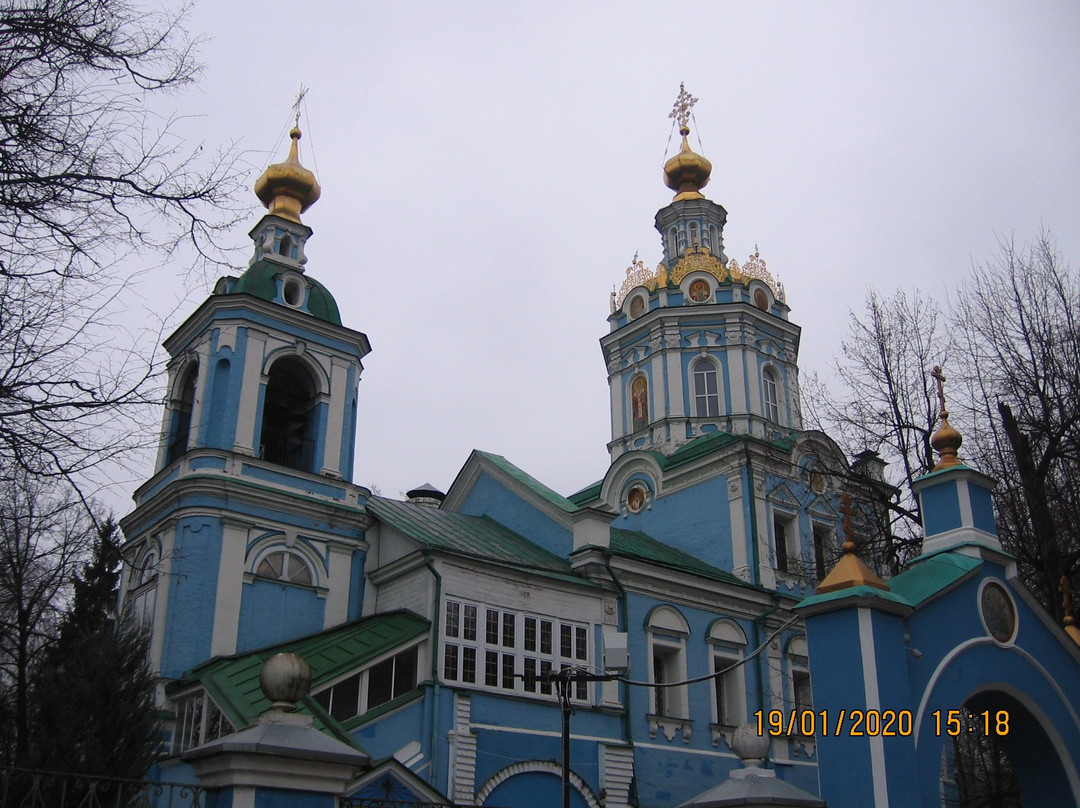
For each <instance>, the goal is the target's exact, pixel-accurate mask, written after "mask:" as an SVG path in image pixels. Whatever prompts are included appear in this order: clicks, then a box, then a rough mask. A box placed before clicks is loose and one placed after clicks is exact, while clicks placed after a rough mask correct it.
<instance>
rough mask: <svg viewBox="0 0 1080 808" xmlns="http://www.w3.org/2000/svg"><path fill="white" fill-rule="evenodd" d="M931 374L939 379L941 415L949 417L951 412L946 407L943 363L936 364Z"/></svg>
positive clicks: (938, 395)
mask: <svg viewBox="0 0 1080 808" xmlns="http://www.w3.org/2000/svg"><path fill="white" fill-rule="evenodd" d="M930 375H931V376H932V377H933V378H934V379H937V397H938V403H939V404H941V417H942V418H948V417H949V413H948V411H947V410H946V409H945V374H944V373H942V372H941V365H934V369H933V370H932V371H930Z"/></svg>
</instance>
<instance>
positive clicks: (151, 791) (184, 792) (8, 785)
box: [0, 769, 206, 808]
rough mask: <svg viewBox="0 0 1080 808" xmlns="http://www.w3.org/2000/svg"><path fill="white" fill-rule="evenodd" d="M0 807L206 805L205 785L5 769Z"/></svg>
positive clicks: (171, 807) (197, 807) (189, 807)
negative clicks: (203, 786)
mask: <svg viewBox="0 0 1080 808" xmlns="http://www.w3.org/2000/svg"><path fill="white" fill-rule="evenodd" d="M0 808H206V789H204V788H201V787H199V786H194V785H191V784H189V783H167V782H157V781H148V780H123V779H120V778H115V777H90V776H88V775H80V774H60V773H58V772H42V771H29V770H25V769H8V770H6V771H2V772H0Z"/></svg>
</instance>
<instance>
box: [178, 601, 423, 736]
mask: <svg viewBox="0 0 1080 808" xmlns="http://www.w3.org/2000/svg"><path fill="white" fill-rule="evenodd" d="M429 627H430V623H429V622H428V621H427V620H425V619H424V618H422V617H420V616H418V615H416V614H413V613H412V612H407V611H396V612H387V613H386V614H377V615H373V616H372V617H366V618H364V619H362V620H356V621H353V622H351V623H346V624H344V625H341V626H337V627H335V628H332V629H328V630H326V631H321V632H319V633H318V634H311V635H309V636H307V637H301V638H300V639H297V640H293V641H291V642H286V643H280V644H278V645H273V646H269V647H267V648H260V649H257V650H255V651H249V652H247V653H243V654H236V655H234V656H229V657H217V658H214V659H211V660H210V661H208V662H204V663H203V664H202V665H200V666H198V667H197V668H194V669H193V670H191V671H189V672H188V673H187V675H185V676H184V677H183V678H182V679H180V680H178V681H176V682H172V683H171V684H170V685H169V686H168V688H167V692H168V693H169V695H174V694H176V693H178V692H181V691H183V690H186V689H187V688H189V687H192V686H194V685H201V686H202V687H204V688H205V689H206V691H207V692H208V693H209V694H210V696H211V697H212V698H213V699H214V701H215V702H216V703H217V705H218V707H220V708H221V711H222V712H224V713H225V715H226V716H227V717H228V719H229V720H230V721H231V722H232V723H233V725H234V726H235V727H237V728H240V727H244V726H247V725H248V724H250V723H251V722H252V721H254V720H255V718H256V717H258V716H259V715H261V714H262V713H264V712H265V711H266V710H267V708H269V707H270V700H269V699H267V698H266V696H264V695H263V692H262V689H261V688H260V687H259V672H260V671H261V670H262V666H263V663H264V662H265V661H266V660H267V659H269V658H270V657H272V656H273V655H274V654H277V653H293V654H297V655H299V656H301V657H303V658H304V660H305V661H306V662H307V663H308V665H309V666H310V667H311V690H312V691H315V690H318V689H319V687H320V686H321V685H322V684H323V683H324V682H328V681H330V680H332V679H335V678H337V677H338V676H340V675H342V674H343V673H347V672H348V671H350V670H354V669H357V668H361V667H363V665H364V664H365V663H366V662H369V661H370V660H373V659H376V658H377V657H380V656H382V655H383V654H386V653H388V652H390V651H392V650H393V649H395V648H397V647H398V646H400V645H403V644H404V643H406V642H408V641H409V640H413V639H416V638H417V637H419V636H421V635H424V634H426V633H427V632H428V630H429ZM298 709H299V711H300V712H303V713H308V714H310V715H313V716H314V717H315V726H316V728H317V729H320V730H323V731H329V732H330V733H331V734H333V735H334V736H335V737H338V738H340V739H342V740H344V741H346V742H347V743H351V744H353V745H355V742H354V741H353V740H352V738H351V737H350V736H349V735H348V734H347V733H345V732H344V731H342V730H341V729H340V728H339V727H338V726H337V724H336V722H334V721H333V720H332V719H331V718H330V717H329V716H327V715H326V713H325V712H324V711H323V709H322V707H320V706H319V705H318V704H316V703H315V702H314V700H313V699H312V698H311V696H310V694H309V695H308V696H305V697H304V698H303V699H302V700H301V701H300V704H299V706H298Z"/></svg>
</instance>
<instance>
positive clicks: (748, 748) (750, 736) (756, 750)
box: [731, 723, 771, 769]
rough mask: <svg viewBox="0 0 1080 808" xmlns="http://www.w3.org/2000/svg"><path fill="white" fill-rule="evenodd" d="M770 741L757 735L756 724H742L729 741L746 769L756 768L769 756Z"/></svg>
mask: <svg viewBox="0 0 1080 808" xmlns="http://www.w3.org/2000/svg"><path fill="white" fill-rule="evenodd" d="M770 743H771V739H770V738H769V736H768V735H759V734H758V728H757V725H756V724H752V723H751V724H743V725H742V726H741V727H739V728H738V729H737V730H735V736H734V737H733V738H732V739H731V748H732V750H734V752H735V754H736V755H738V756H739V757H740V758H741V759H742V762H743V765H744V766H746V767H747V768H751V769H752V768H757V767H758V766H760V765H761V761H762V760H764V759H765V756H766V755H767V754H769V745H770Z"/></svg>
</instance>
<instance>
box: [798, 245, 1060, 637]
mask: <svg viewBox="0 0 1080 808" xmlns="http://www.w3.org/2000/svg"><path fill="white" fill-rule="evenodd" d="M944 319H945V316H944V315H943V314H942V312H941V311H940V310H939V309H938V307H937V306H935V305H934V304H933V302H932V301H931V300H929V299H928V298H926V297H925V296H924V295H922V294H920V293H914V294H913V295H907V294H905V293H902V292H898V293H897V294H896V295H894V296H893V297H892V298H889V299H883V298H881V297H880V295H878V294H877V293H876V292H870V293H869V295H868V297H867V304H866V310H865V314H864V315H863V316H861V317H860V316H857V315H855V314H853V315H852V318H851V329H850V336H849V338H848V339H847V340H845V342H844V343H843V348H842V352H841V355H840V357H838V358H837V360H836V364H835V368H834V373H833V375H832V377H831V378H830V379H828V382H829V384H826V383H825V382H824V381H823V380H822V379H820V378H811V380H810V383H809V384H808V385H807V388H806V389H807V403H808V406H807V411H808V412H809V413H810V415H811V422H813V421H814V420H815V419H816V421H817V424H819V425H820V427H821V428H822V429H824V430H825V431H826V432H828V433H830V434H831V435H832V436H833V437H834V438H835V439H836V440H837V441H838V443H840V444H841V445H842V446H843V447H844V448H845V450H847V451H849V452H856V451H858V450H859V449H860V448H862V447H868V448H871V449H874V450H876V451H878V452H880V453H881V455H882V457H883V458H884V459H885V460H887V461H889V463H890V467H889V468H890V474H891V475H892V476H891V477H890V481H891V482H893V483H894V484H896V485H897V486H898V487H900V488H901V490H903V491H904V492H905V493H904V496H902V497H901V498H900V499H899V501H898V502H896V503H894V504H893V505H892V506H891V507H892V512H893V513H894V514H896V515H899V516H901V517H902V519H900V520H899V521H895V520H894V523H893V524H894V527H895V531H894V536H893V540H894V542H895V543H896V544H898V545H899V546H900V547H901V548H902V550H904V551H906V552H908V553H913V552H916V551H917V548H918V540H919V534H920V524H921V514H920V513H919V510H918V503H917V500H916V499H915V498H914V496H913V495H912V494H911V493H910V482H911V481H912V480H913V479H915V478H916V477H918V476H919V475H921V474H924V473H926V472H927V471H929V470H930V469H931V468H932V467H933V465H934V462H935V459H934V457H933V452H932V451H931V448H930V437H931V436H932V435H933V433H934V431H935V430H936V429H937V427H938V416H939V412H938V410H939V406H938V401H937V396H936V393H935V390H934V387H933V386H932V380H931V379H930V378H929V370H930V369H931V368H932V367H933V366H934V365H939V364H941V365H946V371H947V375H948V385H947V388H948V399H949V409H950V410H951V411H952V414H951V421H952V422H953V425H954V426H957V427H958V428H959V429H960V431H961V433H962V434H963V436H964V444H963V447H962V448H961V450H960V454H961V458H962V459H963V460H965V461H966V462H967V463H968V464H969V465H971V466H973V467H974V468H977V469H979V470H980V471H983V472H985V473H987V474H989V475H991V476H993V477H995V478H996V479H997V480H998V481H999V482H998V486H997V488H996V490H995V493H994V504H995V508H996V515H997V524H998V530H999V533H1000V536H1001V540H1002V544H1003V546H1004V548H1005V549H1006V550H1007V551H1008V552H1010V553H1012V554H1013V555H1015V556H1016V557H1017V559H1018V562H1019V564H1018V566H1019V570H1020V575H1021V578H1022V580H1023V582H1024V584H1025V585H1026V586H1027V587H1028V589H1030V590H1031V591H1032V592H1033V593H1034V594H1035V595H1036V597H1038V598H1039V600H1040V601H1041V602H1042V603H1043V605H1044V606H1045V607H1046V608H1047V610H1048V611H1049V612H1050V613H1051V614H1052V615H1054V617H1055V618H1056V619H1057V620H1058V621H1060V620H1061V618H1062V617H1064V610H1063V606H1062V599H1061V596H1060V592H1059V585H1060V581H1061V578H1062V576H1063V575H1064V576H1067V577H1068V578H1069V579H1070V580H1071V582H1072V586H1073V588H1076V587H1077V585H1078V584H1080V278H1078V277H1077V273H1076V272H1075V271H1074V270H1073V269H1072V268H1071V267H1069V266H1068V265H1067V264H1066V263H1065V262H1063V261H1062V259H1061V258H1060V256H1059V255H1058V254H1057V251H1056V249H1055V247H1054V242H1053V239H1052V237H1051V236H1050V235H1049V234H1046V233H1044V234H1042V235H1041V236H1040V237H1039V238H1038V239H1037V240H1036V241H1035V242H1034V243H1033V244H1032V245H1031V246H1029V247H1025V248H1018V247H1017V246H1016V245H1014V244H1013V243H1011V242H1006V243H1003V244H1002V247H1001V250H1000V252H999V254H998V256H997V258H996V259H995V260H993V261H991V262H989V263H987V264H983V265H979V266H976V267H975V268H974V269H973V271H972V273H971V276H970V277H969V279H968V280H967V281H966V282H965V283H964V284H963V285H962V286H961V287H960V288H959V289H957V290H955V291H954V292H953V294H952V302H951V305H950V307H949V312H948V319H949V327H948V329H947V332H946V328H945V326H944ZM946 333H947V338H946ZM950 348H951V349H952V350H951V351H950Z"/></svg>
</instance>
